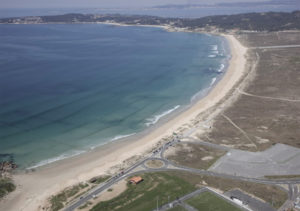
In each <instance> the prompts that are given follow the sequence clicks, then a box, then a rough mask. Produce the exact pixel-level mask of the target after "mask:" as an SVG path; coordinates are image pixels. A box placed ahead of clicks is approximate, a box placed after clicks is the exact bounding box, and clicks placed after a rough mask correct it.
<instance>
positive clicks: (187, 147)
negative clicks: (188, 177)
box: [165, 143, 226, 169]
mask: <svg viewBox="0 0 300 211" xmlns="http://www.w3.org/2000/svg"><path fill="white" fill-rule="evenodd" d="M225 153H226V152H225V151H222V150H217V149H213V148H211V147H207V146H201V145H199V144H193V143H180V144H177V145H175V146H174V147H172V148H169V149H168V150H167V151H166V152H165V155H166V157H167V158H168V160H170V161H172V162H174V163H176V164H178V165H182V166H188V167H191V168H196V169H208V168H209V167H210V166H211V165H212V164H213V163H215V162H216V160H218V159H219V158H220V157H221V156H223V155H224V154H225Z"/></svg>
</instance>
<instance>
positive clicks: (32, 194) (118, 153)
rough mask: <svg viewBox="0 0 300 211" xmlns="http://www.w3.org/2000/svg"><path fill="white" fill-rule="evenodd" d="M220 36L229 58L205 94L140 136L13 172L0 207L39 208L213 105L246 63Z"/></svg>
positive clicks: (241, 48)
mask: <svg viewBox="0 0 300 211" xmlns="http://www.w3.org/2000/svg"><path fill="white" fill-rule="evenodd" d="M224 36H225V37H226V39H227V40H228V41H229V44H230V49H231V55H232V58H231V60H230V62H229V67H228V69H227V71H226V73H225V74H224V76H223V78H222V79H221V80H220V81H219V82H218V83H217V84H216V85H215V87H214V88H213V89H212V90H211V91H210V92H209V93H208V95H207V96H205V97H204V98H202V99H200V100H199V101H198V102H196V103H195V104H193V106H191V107H190V108H189V109H187V110H186V111H184V112H181V113H180V114H178V115H177V116H174V117H172V118H171V119H170V120H169V121H167V122H165V123H163V124H161V125H159V127H155V128H154V129H153V130H152V131H151V132H149V133H147V134H144V135H143V136H142V137H139V138H136V139H133V140H130V139H128V140H124V141H117V142H113V143H109V144H106V145H104V146H101V147H99V148H96V149H94V150H92V151H90V152H88V153H84V154H81V155H78V156H76V157H73V158H68V159H65V160H61V161H57V162H54V163H52V164H49V165H46V166H43V167H41V168H38V169H37V170H35V171H32V172H28V173H18V174H16V175H14V180H15V182H16V184H17V190H16V191H14V192H13V193H11V194H10V195H8V196H7V197H6V198H5V199H4V200H2V201H0V210H7V211H10V210H12V211H17V210H26V211H27V210H28V211H33V210H42V207H43V205H44V204H45V203H46V201H47V199H48V198H49V197H50V196H51V195H53V194H55V193H57V192H58V191H60V190H62V189H64V188H66V187H68V186H71V185H74V184H76V183H78V182H82V181H85V180H88V179H90V178H92V177H94V176H97V175H101V174H105V173H107V172H109V171H110V172H111V168H112V167H113V166H116V165H119V164H122V163H123V161H125V160H127V159H129V158H131V157H133V156H135V157H137V156H142V155H144V154H145V153H147V152H149V151H150V150H151V149H153V147H155V145H157V144H158V142H159V141H160V140H161V139H162V138H164V137H167V136H170V135H171V134H172V133H173V132H174V131H176V130H177V129H178V128H180V127H181V126H182V125H184V124H188V123H190V122H191V121H192V120H193V119H195V117H196V116H197V115H199V114H200V113H203V112H205V111H207V110H208V109H209V108H212V107H214V106H215V105H216V104H217V103H218V102H220V101H221V100H222V99H223V98H224V97H225V96H226V95H227V94H228V93H229V92H230V90H231V89H232V88H233V87H234V85H235V84H237V83H238V82H239V80H241V79H242V76H243V74H244V70H245V65H246V58H245V54H246V51H247V48H245V47H244V46H242V45H241V44H240V43H239V42H238V41H237V39H236V38H235V37H234V36H232V35H224Z"/></svg>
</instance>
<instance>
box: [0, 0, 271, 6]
mask: <svg viewBox="0 0 300 211" xmlns="http://www.w3.org/2000/svg"><path fill="white" fill-rule="evenodd" d="M249 1H251V2H254V1H257V2H262V1H266V0H0V8H73V7H84V8H93V7H95V8H111V7H113V8H118V7H123V8H124V7H151V6H157V5H166V4H213V3H228V2H249Z"/></svg>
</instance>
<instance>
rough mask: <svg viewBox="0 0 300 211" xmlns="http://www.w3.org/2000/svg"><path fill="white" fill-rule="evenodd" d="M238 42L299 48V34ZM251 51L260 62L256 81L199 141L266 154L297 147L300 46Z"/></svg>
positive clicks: (299, 133)
mask: <svg viewBox="0 0 300 211" xmlns="http://www.w3.org/2000/svg"><path fill="white" fill-rule="evenodd" d="M238 38H239V39H240V40H241V41H242V43H244V44H246V45H248V46H249V47H253V46H255V47H256V46H270V45H276V46H278V45H286V44H300V32H289V33H285V32H279V33H271V34H266V33H257V34H254V33H251V36H248V35H247V34H244V35H240V36H239V37H238ZM251 51H252V54H253V52H254V55H255V54H256V55H258V57H257V59H259V62H258V65H257V69H256V71H254V72H251V73H250V75H252V76H253V78H254V79H252V81H249V82H250V83H249V86H247V87H246V88H244V89H243V90H240V97H239V98H238V100H237V101H236V102H235V103H233V105H231V106H230V107H229V108H227V109H226V110H225V111H224V112H223V113H221V114H220V115H218V116H217V117H216V119H215V122H214V124H213V128H212V130H211V131H210V132H208V133H207V134H205V135H203V136H201V139H203V140H205V141H211V142H214V143H216V144H223V145H227V146H229V147H233V148H236V149H243V150H248V151H263V150H266V149H268V148H269V147H271V146H272V145H274V144H276V143H282V144H286V145H290V146H294V147H298V148H299V147H300V129H299V126H300V47H299V48H280V49H279V48H278V49H277V48H274V49H251ZM253 59H255V58H253Z"/></svg>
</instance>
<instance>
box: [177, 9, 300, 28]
mask: <svg viewBox="0 0 300 211" xmlns="http://www.w3.org/2000/svg"><path fill="white" fill-rule="evenodd" d="M178 26H179V27H189V28H205V27H216V28H219V29H223V30H233V29H239V30H251V31H281V30H299V29H300V11H295V12H292V13H283V12H267V13H246V14H238V15H219V16H209V17H204V18H199V19H182V20H181V23H179V24H178Z"/></svg>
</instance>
